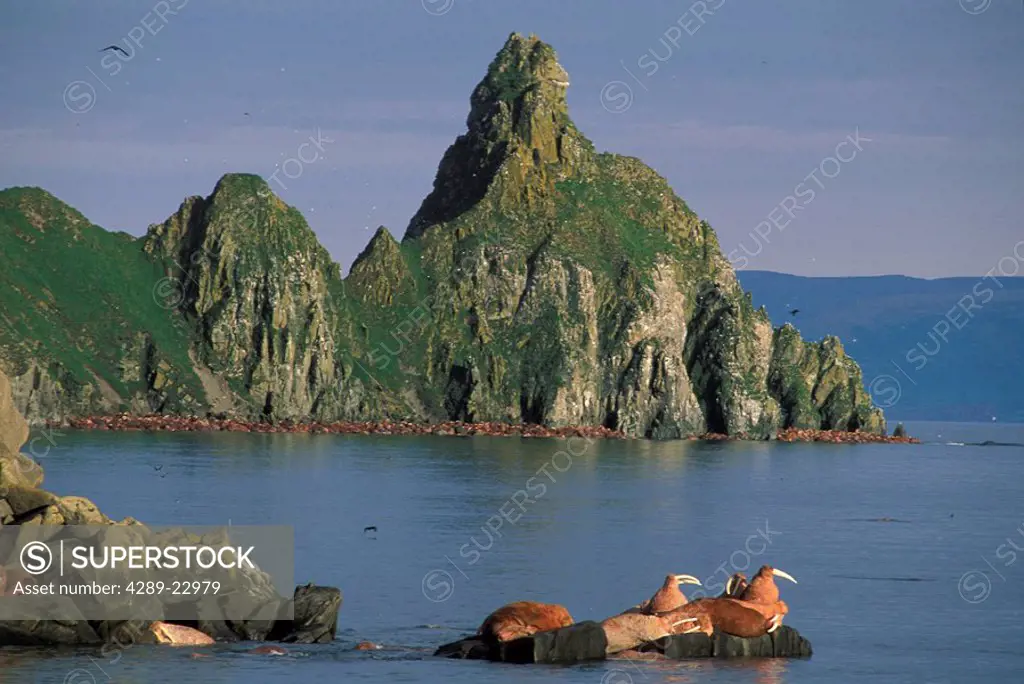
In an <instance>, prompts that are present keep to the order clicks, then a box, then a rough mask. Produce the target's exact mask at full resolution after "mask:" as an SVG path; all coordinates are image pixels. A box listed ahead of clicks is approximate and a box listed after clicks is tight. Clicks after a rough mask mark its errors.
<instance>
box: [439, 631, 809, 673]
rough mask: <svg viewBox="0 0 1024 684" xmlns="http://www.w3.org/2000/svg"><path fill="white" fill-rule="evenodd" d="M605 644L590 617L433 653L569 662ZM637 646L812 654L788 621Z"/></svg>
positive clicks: (665, 652)
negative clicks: (749, 631) (762, 631)
mask: <svg viewBox="0 0 1024 684" xmlns="http://www.w3.org/2000/svg"><path fill="white" fill-rule="evenodd" d="M607 648H608V639H607V637H606V635H605V631H604V630H603V629H602V628H601V625H600V624H599V623H597V622H589V621H588V622H580V623H577V624H575V625H572V626H571V627H564V628H562V629H558V630H553V631H550V632H539V633H537V634H534V635H532V636H529V637H524V638H522V639H516V640H514V641H508V642H504V643H500V644H499V643H496V642H494V641H488V640H485V639H483V638H481V637H479V636H473V637H467V638H465V639H461V640H459V641H456V642H453V643H450V644H445V645H444V646H441V647H440V648H438V649H437V651H435V652H434V655H435V656H441V657H445V658H457V659H468V660H491V661H497V662H504V663H548V664H570V663H575V662H581V661H586V660H604V659H605V658H606V657H607V656H606V651H607ZM637 651H638V652H639V653H644V654H656V655H658V656H663V657H665V658H670V659H675V660H687V659H690V658H742V657H764V658H809V657H811V655H812V649H811V644H810V642H809V641H807V639H805V638H803V637H802V636H800V633H799V632H797V631H796V630H795V629H793V628H792V627H788V626H786V625H783V626H782V627H779V628H778V629H777V630H776V631H775V632H773V633H772V634H766V635H764V636H761V637H756V638H750V639H744V638H742V637H736V636H732V635H730V634H723V633H720V632H716V633H715V634H714V636H712V637H708V636H707V635H705V634H699V633H698V634H676V635H672V636H667V637H663V638H661V639H658V640H656V641H651V642H649V643H647V644H644V645H643V646H641V647H640V648H639V649H637ZM621 655H623V654H620V656H621ZM625 655H628V654H625Z"/></svg>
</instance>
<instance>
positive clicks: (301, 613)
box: [269, 584, 342, 644]
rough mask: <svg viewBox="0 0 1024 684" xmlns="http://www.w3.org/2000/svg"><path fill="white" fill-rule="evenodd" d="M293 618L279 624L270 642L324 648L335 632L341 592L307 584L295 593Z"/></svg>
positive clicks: (273, 631) (279, 621) (332, 588)
mask: <svg viewBox="0 0 1024 684" xmlns="http://www.w3.org/2000/svg"><path fill="white" fill-rule="evenodd" d="M292 600H293V601H294V607H295V612H294V618H293V619H292V620H278V621H277V622H276V623H275V624H274V628H273V630H272V633H271V634H270V635H269V638H270V639H271V640H272V641H281V642H283V643H292V644H326V643H330V642H331V641H333V640H334V636H335V634H336V633H337V631H338V612H339V611H340V610H341V602H342V595H341V590H340V589H337V588H335V587H318V586H316V585H313V584H307V585H304V586H301V587H297V588H296V589H295V596H294V598H293V599H292Z"/></svg>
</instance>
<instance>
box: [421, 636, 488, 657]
mask: <svg viewBox="0 0 1024 684" xmlns="http://www.w3.org/2000/svg"><path fill="white" fill-rule="evenodd" d="M497 650H498V649H497V645H496V644H494V643H493V642H486V641H484V640H483V639H481V638H480V637H477V636H474V637H469V638H467V639H459V640H458V641H453V642H452V643H450V644H444V645H443V646H439V647H438V649H437V650H436V651H434V655H435V656H439V657H441V658H455V659H458V660H497V659H498V658H497V657H495V655H496V654H497Z"/></svg>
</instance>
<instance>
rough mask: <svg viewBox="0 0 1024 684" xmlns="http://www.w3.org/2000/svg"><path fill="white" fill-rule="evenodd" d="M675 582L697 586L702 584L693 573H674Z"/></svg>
mask: <svg viewBox="0 0 1024 684" xmlns="http://www.w3.org/2000/svg"><path fill="white" fill-rule="evenodd" d="M676 582H678V583H679V584H696V585H697V586H698V587H701V586H704V585H702V584H701V583H700V580H699V579H697V578H696V577H694V576H693V575H676Z"/></svg>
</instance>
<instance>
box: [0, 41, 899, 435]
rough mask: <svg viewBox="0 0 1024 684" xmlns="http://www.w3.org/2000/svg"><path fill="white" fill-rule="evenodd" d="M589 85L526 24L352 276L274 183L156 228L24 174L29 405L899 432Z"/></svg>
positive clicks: (21, 284)
mask: <svg viewBox="0 0 1024 684" xmlns="http://www.w3.org/2000/svg"><path fill="white" fill-rule="evenodd" d="M568 85H569V80H568V76H567V74H566V72H565V70H564V69H563V68H562V66H561V65H560V64H559V63H558V61H557V59H556V56H555V53H554V50H553V49H552V48H551V47H550V46H549V45H547V44H545V43H543V42H541V41H540V40H538V39H537V38H535V37H533V36H530V37H523V36H521V35H518V34H513V35H511V36H510V37H509V39H508V41H507V42H506V43H505V46H504V47H503V48H502V49H501V51H499V52H498V54H497V56H496V57H495V59H494V61H493V62H492V63H491V65H490V67H489V68H488V70H487V74H486V75H485V77H484V78H483V80H482V81H481V82H480V83H479V84H478V85H477V87H476V88H475V89H474V91H473V94H472V97H471V108H470V113H469V116H468V117H467V122H466V127H467V130H466V132H465V133H464V134H462V135H460V136H459V137H458V138H457V139H456V141H455V142H454V143H453V144H452V146H451V147H450V148H449V149H448V151H447V152H446V153H445V155H444V157H443V159H442V160H441V163H440V165H439V167H438V171H437V176H436V179H435V181H434V188H433V190H432V191H431V193H430V194H429V195H428V196H427V198H426V199H425V200H424V201H423V204H422V206H421V207H420V209H419V211H418V212H417V213H416V215H415V216H414V217H413V218H412V220H411V221H410V223H409V225H408V226H407V228H406V231H405V235H404V237H403V239H402V241H401V242H398V241H396V240H395V238H394V237H393V236H392V235H391V233H389V232H388V231H387V230H386V229H385V228H383V227H382V228H380V229H379V230H378V231H377V232H376V234H375V235H374V236H373V238H372V239H371V241H370V243H369V244H368V245H367V247H366V249H364V250H363V252H362V253H361V254H360V255H359V257H358V258H357V259H356V261H355V262H354V263H353V265H352V268H351V270H350V273H349V275H348V276H347V277H346V278H345V279H342V278H341V277H340V270H339V268H338V266H337V265H336V264H334V263H333V262H332V261H331V259H330V257H329V255H328V254H327V252H326V250H324V248H323V247H322V246H321V245H320V243H319V242H318V241H317V239H316V236H315V235H314V234H313V232H312V231H311V230H310V229H309V226H308V225H307V224H306V222H305V220H304V219H303V217H302V215H301V213H300V212H298V211H297V210H296V209H294V208H293V207H290V206H288V205H286V204H284V203H283V202H282V201H281V200H280V199H279V198H278V197H277V196H275V195H274V193H273V192H272V191H271V190H270V188H269V186H268V185H267V183H266V182H265V181H264V180H263V179H261V178H259V177H258V176H253V175H247V174H228V175H226V176H224V177H223V178H221V180H220V181H219V182H218V183H217V186H216V187H215V188H214V190H213V192H212V193H211V194H210V195H209V196H208V197H200V196H194V197H188V198H186V199H185V201H184V202H183V203H182V204H181V206H180V208H179V209H178V210H177V212H175V213H174V214H173V215H172V216H170V217H169V218H168V219H167V220H165V221H164V222H163V223H160V224H155V225H153V226H150V228H149V231H148V233H147V235H146V236H145V237H143V238H140V239H138V240H135V239H133V238H130V237H129V236H126V235H119V234H111V233H108V232H106V231H104V230H103V229H101V228H99V227H98V226H93V225H91V224H90V223H89V222H88V221H87V220H86V219H85V217H83V216H81V214H79V213H78V212H76V211H75V210H74V209H72V208H70V207H68V206H67V205H65V204H63V203H62V202H60V201H59V200H57V199H56V198H55V197H53V196H52V195H49V194H48V193H46V192H45V191H42V190H39V189H31V188H29V189H26V188H14V189H10V190H6V191H3V192H0V247H2V250H0V306H2V308H0V311H2V312H3V313H4V317H5V319H6V320H7V324H6V326H5V327H4V328H3V329H0V367H2V368H3V370H4V371H5V372H6V373H7V375H8V376H9V377H10V378H11V381H12V387H13V391H14V397H15V401H16V403H17V404H18V405H19V409H21V410H22V411H23V412H24V413H25V414H26V415H27V416H28V417H29V418H30V419H32V420H43V419H59V418H63V417H67V416H73V415H83V414H89V413H109V412H114V411H120V410H130V411H132V412H135V413H145V412H150V411H157V412H166V413H176V414H182V413H187V414H202V413H204V412H212V413H225V414H229V415H232V416H237V417H241V418H246V419H266V420H280V419H291V420H307V419H317V420H325V421H329V420H340V419H344V420H374V419H379V418H401V419H410V420H417V421H438V420H464V421H504V422H514V423H541V424H546V425H551V426H565V425H602V426H605V427H609V428H612V429H617V430H622V431H624V432H626V433H627V434H630V435H635V436H641V437H652V438H674V437H682V436H686V435H692V434H700V433H706V432H715V433H725V434H730V435H745V436H748V437H754V438H761V437H769V436H771V435H772V434H774V432H775V431H776V430H778V429H779V428H781V427H803V428H808V427H809V428H824V429H838V430H854V429H859V430H865V431H872V432H880V431H883V430H884V429H885V421H884V418H883V415H882V412H881V411H880V410H879V409H878V408H877V407H875V406H873V405H872V403H871V399H870V397H869V395H868V394H867V393H866V391H865V389H864V384H863V378H862V374H861V371H860V368H859V367H858V366H857V364H856V363H855V362H854V361H853V360H852V359H851V358H849V357H848V356H847V355H846V353H845V351H844V348H843V345H842V344H841V343H840V342H839V340H838V339H836V338H834V337H833V338H826V339H824V340H822V341H821V342H820V343H812V342H805V341H804V340H803V339H802V338H801V336H800V335H799V334H798V333H797V331H796V330H795V329H794V328H792V327H791V326H783V327H781V328H778V329H773V327H772V325H771V322H770V321H769V319H768V316H767V314H766V313H765V312H764V311H760V310H756V309H755V308H754V306H753V305H752V303H751V299H750V296H749V295H748V294H746V293H744V292H743V290H742V289H741V288H740V285H739V283H738V281H737V279H736V275H735V273H734V272H733V269H732V267H731V265H730V264H729V262H728V261H727V260H726V259H725V257H724V256H723V255H722V253H721V250H720V248H719V245H718V241H717V238H716V236H715V233H714V231H713V230H712V229H711V226H710V225H709V224H708V223H707V222H706V221H702V220H701V219H700V218H699V217H698V216H697V215H696V214H695V213H694V212H693V211H692V210H691V209H690V208H689V207H688V206H687V205H686V203H685V202H684V201H683V200H682V199H680V198H679V197H677V196H676V195H675V193H674V192H672V190H671V188H670V187H669V186H668V184H667V182H666V181H665V179H663V178H662V177H661V176H659V175H658V174H657V173H655V172H654V171H653V170H652V169H650V168H649V167H647V166H646V165H644V164H643V163H642V162H641V161H640V160H638V159H634V158H631V157H622V156H618V155H614V154H608V153H598V152H597V151H596V150H595V148H594V145H593V144H592V143H591V142H590V141H589V140H588V139H587V138H586V137H585V136H584V135H583V134H582V133H581V132H580V131H579V130H578V129H577V128H576V126H575V125H574V124H573V122H572V120H571V119H570V118H569V115H568V107H567V104H566V97H565V96H566V89H567V88H568Z"/></svg>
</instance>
